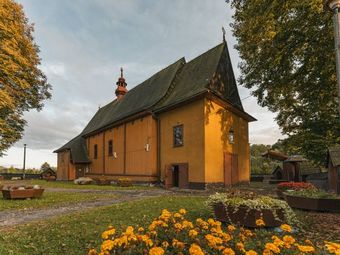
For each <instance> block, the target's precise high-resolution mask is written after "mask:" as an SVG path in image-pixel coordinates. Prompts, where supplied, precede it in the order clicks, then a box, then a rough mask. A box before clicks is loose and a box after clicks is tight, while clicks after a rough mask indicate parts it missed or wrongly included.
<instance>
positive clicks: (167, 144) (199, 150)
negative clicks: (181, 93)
mask: <svg viewBox="0 0 340 255" xmlns="http://www.w3.org/2000/svg"><path fill="white" fill-rule="evenodd" d="M159 118H160V130H161V132H160V133H161V135H160V136H161V141H160V144H161V145H160V146H161V148H160V157H161V163H160V167H161V169H160V170H161V180H164V178H165V168H166V166H167V165H170V164H173V163H188V164H189V182H204V100H203V99H200V100H197V101H195V102H192V103H189V104H186V105H183V106H181V107H179V108H176V109H173V110H171V111H167V112H164V113H162V114H161V115H160V116H159ZM180 124H182V125H183V134H184V139H183V146H181V147H173V127H174V126H177V125H180Z"/></svg>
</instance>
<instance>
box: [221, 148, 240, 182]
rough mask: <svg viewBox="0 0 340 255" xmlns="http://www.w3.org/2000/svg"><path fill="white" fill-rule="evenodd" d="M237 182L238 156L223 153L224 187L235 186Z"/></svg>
mask: <svg viewBox="0 0 340 255" xmlns="http://www.w3.org/2000/svg"><path fill="white" fill-rule="evenodd" d="M238 181H239V173H238V155H237V154H233V153H228V152H225V153H224V186H226V187H227V186H230V185H232V184H236V183H238Z"/></svg>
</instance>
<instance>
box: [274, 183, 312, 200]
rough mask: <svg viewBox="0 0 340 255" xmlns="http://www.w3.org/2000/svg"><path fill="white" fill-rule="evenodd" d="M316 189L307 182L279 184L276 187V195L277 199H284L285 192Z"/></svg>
mask: <svg viewBox="0 0 340 255" xmlns="http://www.w3.org/2000/svg"><path fill="white" fill-rule="evenodd" d="M305 189H316V187H315V186H314V185H313V184H311V183H309V182H281V183H279V184H278V185H277V188H276V194H277V196H278V197H279V198H284V194H283V193H284V192H285V191H287V190H305Z"/></svg>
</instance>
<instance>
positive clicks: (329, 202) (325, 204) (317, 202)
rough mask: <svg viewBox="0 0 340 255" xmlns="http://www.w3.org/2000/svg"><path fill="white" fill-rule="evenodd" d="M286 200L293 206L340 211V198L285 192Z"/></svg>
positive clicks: (314, 209)
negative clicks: (295, 194)
mask: <svg viewBox="0 0 340 255" xmlns="http://www.w3.org/2000/svg"><path fill="white" fill-rule="evenodd" d="M284 195H285V200H286V201H287V203H288V205H289V206H290V207H292V208H296V209H302V210H312V211H321V212H322V211H324V212H340V199H336V198H310V197H301V196H293V195H291V194H287V193H285V194H284Z"/></svg>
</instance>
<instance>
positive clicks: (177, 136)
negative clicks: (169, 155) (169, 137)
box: [173, 125, 183, 147]
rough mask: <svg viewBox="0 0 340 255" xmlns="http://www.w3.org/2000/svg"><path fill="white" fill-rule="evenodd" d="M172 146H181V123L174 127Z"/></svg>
mask: <svg viewBox="0 0 340 255" xmlns="http://www.w3.org/2000/svg"><path fill="white" fill-rule="evenodd" d="M173 132H174V133H173V136H174V147H179V146H183V125H178V126H175V127H174V130H173Z"/></svg>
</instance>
